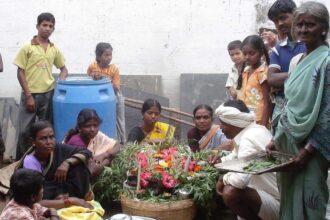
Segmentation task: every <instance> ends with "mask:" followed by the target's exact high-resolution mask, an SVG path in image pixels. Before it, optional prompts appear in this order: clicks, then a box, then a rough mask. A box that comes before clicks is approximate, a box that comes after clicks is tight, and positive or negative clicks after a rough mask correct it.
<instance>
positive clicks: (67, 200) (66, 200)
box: [63, 198, 71, 208]
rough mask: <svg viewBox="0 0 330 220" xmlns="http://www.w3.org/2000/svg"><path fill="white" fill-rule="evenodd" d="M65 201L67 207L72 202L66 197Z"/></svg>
mask: <svg viewBox="0 0 330 220" xmlns="http://www.w3.org/2000/svg"><path fill="white" fill-rule="evenodd" d="M63 202H64V206H65V208H66V207H69V206H71V202H70V200H69V198H64V199H63Z"/></svg>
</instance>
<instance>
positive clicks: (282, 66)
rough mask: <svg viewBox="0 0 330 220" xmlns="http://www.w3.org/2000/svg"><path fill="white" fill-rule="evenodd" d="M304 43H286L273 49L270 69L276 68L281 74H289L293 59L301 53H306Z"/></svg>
mask: <svg viewBox="0 0 330 220" xmlns="http://www.w3.org/2000/svg"><path fill="white" fill-rule="evenodd" d="M305 52H306V48H305V45H304V43H302V42H298V43H292V42H288V41H284V42H282V43H279V44H277V45H276V46H275V47H273V48H272V53H271V55H270V65H269V67H273V68H276V69H278V70H280V71H281V72H288V70H289V64H290V61H291V59H292V57H294V56H296V55H297V54H300V53H305Z"/></svg>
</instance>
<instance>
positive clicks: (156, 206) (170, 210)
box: [120, 196, 195, 220]
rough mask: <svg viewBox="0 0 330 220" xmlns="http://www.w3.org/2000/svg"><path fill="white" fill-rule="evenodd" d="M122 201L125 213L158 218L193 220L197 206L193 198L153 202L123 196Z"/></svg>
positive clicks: (162, 219)
mask: <svg viewBox="0 0 330 220" xmlns="http://www.w3.org/2000/svg"><path fill="white" fill-rule="evenodd" d="M120 201H121V207H122V210H123V213H125V214H129V215H138V216H144V217H150V218H155V219H157V220H173V219H178V220H192V219H193V218H194V216H195V206H194V202H193V200H192V199H185V200H179V201H172V202H166V203H165V202H163V203H151V202H145V201H138V200H134V199H130V198H127V197H124V196H122V197H121V199H120Z"/></svg>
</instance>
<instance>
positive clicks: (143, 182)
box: [140, 172, 152, 187]
mask: <svg viewBox="0 0 330 220" xmlns="http://www.w3.org/2000/svg"><path fill="white" fill-rule="evenodd" d="M151 176H152V174H151V173H149V172H142V173H141V174H140V183H141V186H142V187H147V186H148V185H149V181H148V180H150V178H151Z"/></svg>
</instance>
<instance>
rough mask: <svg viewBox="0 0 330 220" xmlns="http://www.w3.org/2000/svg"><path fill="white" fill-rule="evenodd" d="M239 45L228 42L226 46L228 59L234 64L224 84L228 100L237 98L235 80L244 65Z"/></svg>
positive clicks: (237, 41)
mask: <svg viewBox="0 0 330 220" xmlns="http://www.w3.org/2000/svg"><path fill="white" fill-rule="evenodd" d="M241 44H242V42H241V41H239V40H235V41H232V42H230V43H229V44H228V46H227V49H228V53H229V56H230V59H231V60H232V61H233V62H234V66H233V67H232V68H231V71H230V72H229V75H228V78H227V82H226V88H227V89H228V93H229V98H230V99H236V98H237V80H238V76H239V75H240V74H241V72H242V68H243V63H244V57H243V53H242V51H241Z"/></svg>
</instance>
